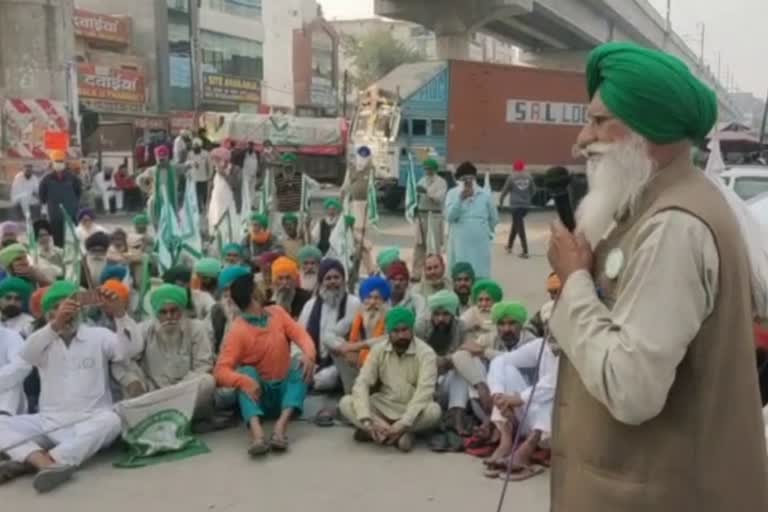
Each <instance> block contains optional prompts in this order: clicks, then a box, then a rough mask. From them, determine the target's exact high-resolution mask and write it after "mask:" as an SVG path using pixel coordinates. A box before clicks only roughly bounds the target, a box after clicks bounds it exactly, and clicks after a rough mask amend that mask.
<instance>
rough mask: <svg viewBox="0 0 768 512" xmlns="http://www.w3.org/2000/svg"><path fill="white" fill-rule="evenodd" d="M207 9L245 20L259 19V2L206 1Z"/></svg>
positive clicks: (250, 0)
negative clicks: (244, 18) (241, 17)
mask: <svg viewBox="0 0 768 512" xmlns="http://www.w3.org/2000/svg"><path fill="white" fill-rule="evenodd" d="M208 7H210V8H211V10H214V11H220V12H225V13H227V14H233V15H235V16H243V17H246V18H261V0H208Z"/></svg>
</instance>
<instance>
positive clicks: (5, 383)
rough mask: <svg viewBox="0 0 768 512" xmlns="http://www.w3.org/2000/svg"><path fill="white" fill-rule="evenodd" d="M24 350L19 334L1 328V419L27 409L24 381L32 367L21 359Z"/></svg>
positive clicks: (0, 446)
mask: <svg viewBox="0 0 768 512" xmlns="http://www.w3.org/2000/svg"><path fill="white" fill-rule="evenodd" d="M22 348H24V340H23V339H22V338H21V336H20V335H19V334H18V333H17V332H14V331H12V330H10V329H6V328H4V327H0V417H2V416H13V415H15V414H21V413H22V412H24V409H25V405H26V400H25V399H24V379H25V378H26V377H27V375H29V372H31V371H32V366H30V365H29V364H28V363H27V362H26V361H24V360H23V359H21V355H20V354H21V349H22ZM0 448H2V445H1V444H0Z"/></svg>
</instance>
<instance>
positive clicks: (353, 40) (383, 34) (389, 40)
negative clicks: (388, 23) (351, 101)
mask: <svg viewBox="0 0 768 512" xmlns="http://www.w3.org/2000/svg"><path fill="white" fill-rule="evenodd" d="M342 45H343V46H344V50H345V51H346V52H347V54H348V55H350V56H351V57H352V64H353V66H354V68H355V73H354V74H353V76H352V82H353V85H355V86H356V87H357V88H359V89H364V88H366V87H368V86H369V85H371V84H372V83H373V82H375V81H376V80H379V79H380V78H382V77H383V76H384V75H386V74H387V73H389V72H390V71H392V70H393V69H395V68H396V67H397V66H399V65H400V64H406V63H408V62H418V61H420V60H425V59H426V56H425V55H424V54H423V53H422V52H420V51H418V50H416V49H413V48H411V47H410V46H407V45H405V44H403V43H402V42H400V41H398V40H397V39H395V38H394V37H393V36H392V33H391V32H390V31H389V30H381V29H380V30H374V31H372V32H369V33H367V34H365V35H363V36H361V37H355V36H350V35H348V36H345V37H344V38H343V39H342Z"/></svg>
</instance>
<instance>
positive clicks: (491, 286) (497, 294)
mask: <svg viewBox="0 0 768 512" xmlns="http://www.w3.org/2000/svg"><path fill="white" fill-rule="evenodd" d="M483 292H485V293H487V294H488V295H490V296H491V300H492V301H493V302H499V301H500V300H501V299H503V298H504V292H503V291H502V290H501V286H499V283H497V282H496V281H494V280H493V279H480V280H479V281H477V282H476V283H475V285H474V286H473V287H472V303H473V304H474V303H475V302H477V298H478V297H479V296H480V294H481V293H483Z"/></svg>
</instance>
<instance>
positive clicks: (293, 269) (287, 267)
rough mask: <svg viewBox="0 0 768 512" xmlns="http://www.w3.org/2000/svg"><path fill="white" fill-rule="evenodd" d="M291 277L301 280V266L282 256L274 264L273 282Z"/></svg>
mask: <svg viewBox="0 0 768 512" xmlns="http://www.w3.org/2000/svg"><path fill="white" fill-rule="evenodd" d="M286 274H287V275H289V276H291V277H294V278H296V279H298V278H299V266H298V265H297V264H296V262H295V261H293V260H292V259H291V258H288V257H286V256H280V257H279V258H277V259H276V260H275V261H273V262H272V281H277V279H278V278H279V277H280V276H284V275H286Z"/></svg>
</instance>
